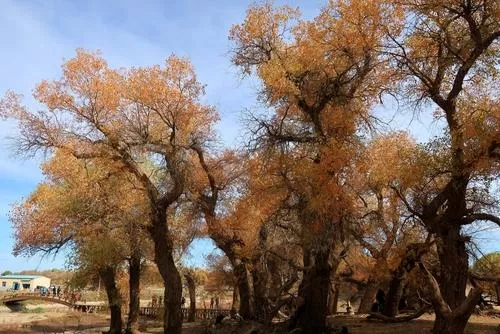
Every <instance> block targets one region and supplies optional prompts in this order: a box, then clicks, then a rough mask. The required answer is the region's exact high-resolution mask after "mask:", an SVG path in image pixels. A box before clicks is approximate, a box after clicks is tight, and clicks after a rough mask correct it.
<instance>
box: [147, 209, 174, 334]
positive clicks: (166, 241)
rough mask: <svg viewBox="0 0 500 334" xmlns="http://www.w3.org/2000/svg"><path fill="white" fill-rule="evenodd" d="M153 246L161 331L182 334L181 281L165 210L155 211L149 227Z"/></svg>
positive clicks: (169, 333)
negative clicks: (159, 286)
mask: <svg viewBox="0 0 500 334" xmlns="http://www.w3.org/2000/svg"><path fill="white" fill-rule="evenodd" d="M149 232H150V235H151V237H152V239H153V241H154V246H155V262H156V265H157V266H158V270H159V272H160V275H161V277H162V279H163V286H164V288H165V292H164V307H165V308H164V310H165V312H164V315H163V329H164V333H165V334H167V333H168V334H181V332H182V311H181V302H182V281H181V275H180V274H179V271H178V270H177V267H176V265H175V261H174V257H173V254H172V252H173V245H172V240H171V237H170V234H169V231H168V227H167V218H166V210H165V209H163V208H159V209H157V211H156V212H155V214H154V217H153V225H151V226H150V227H149Z"/></svg>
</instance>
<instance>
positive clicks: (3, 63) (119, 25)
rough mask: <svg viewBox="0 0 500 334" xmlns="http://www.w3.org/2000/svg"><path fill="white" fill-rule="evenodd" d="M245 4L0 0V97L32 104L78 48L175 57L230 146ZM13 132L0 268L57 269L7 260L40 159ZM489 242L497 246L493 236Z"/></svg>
mask: <svg viewBox="0 0 500 334" xmlns="http://www.w3.org/2000/svg"><path fill="white" fill-rule="evenodd" d="M286 2H287V3H288V4H290V5H292V6H300V8H301V10H302V12H303V13H304V16H306V17H312V16H314V15H315V14H317V13H318V11H319V9H320V8H321V7H322V6H323V4H324V3H325V2H326V0H324V1H323V0H308V1H291V0H289V1H286ZM251 3H252V2H251V1H242V0H217V1H201V0H198V1H195V0H188V1H164V0H159V1H148V0H143V1H126V0H121V1H120V0H113V1H102V0H94V1H64V0H24V1H16V0H12V1H11V0H1V10H0V41H1V43H2V52H0V94H2V95H3V94H4V92H5V91H6V90H7V89H11V90H14V91H16V92H19V93H23V94H24V95H25V97H26V103H27V104H28V105H32V106H34V103H33V100H32V98H31V92H32V89H33V87H34V86H35V84H36V83H37V82H39V81H40V80H42V79H51V78H56V77H58V76H59V73H60V65H61V63H62V61H63V59H64V58H66V59H67V58H70V57H72V56H73V55H74V52H75V49H76V48H79V47H83V48H85V49H89V50H95V49H100V50H101V51H102V53H103V55H104V57H105V58H106V59H107V60H108V62H109V63H110V64H111V65H112V66H117V67H121V66H123V67H125V66H141V65H151V64H159V63H162V62H163V61H164V60H165V59H166V58H167V57H168V56H169V55H170V54H172V53H175V54H177V55H181V56H187V57H189V58H190V59H191V61H192V62H193V64H194V66H195V67H196V70H197V73H198V76H199V79H200V81H201V82H203V83H204V84H206V85H207V87H206V92H207V94H206V97H205V100H206V102H208V103H210V104H212V105H214V106H216V107H217V108H218V109H219V111H220V113H221V117H222V121H221V123H220V125H219V130H220V135H221V137H222V139H223V140H224V141H225V142H226V143H227V144H234V143H236V142H237V139H238V135H239V133H241V127H240V125H239V116H238V115H239V112H240V111H241V110H243V109H244V108H248V107H252V106H255V104H256V100H255V93H256V87H255V84H254V83H252V82H251V81H249V80H245V81H241V80H240V77H239V75H238V73H237V71H236V69H235V68H234V67H233V66H232V65H231V64H230V61H229V48H230V43H229V41H228V38H227V36H228V31H229V28H230V27H231V25H232V24H235V23H239V22H241V21H242V20H243V18H244V16H245V11H246V8H247V7H248V6H249V5H250V4H251ZM277 3H278V4H279V3H282V1H277ZM379 112H380V113H382V114H384V117H385V118H387V119H390V118H391V117H392V115H394V111H393V110H384V109H381V110H380V111H379ZM410 116H411V115H410V114H407V115H402V116H398V117H396V119H395V121H394V125H393V126H394V127H402V128H408V127H410V126H411V129H412V131H413V133H414V135H415V136H416V137H417V138H419V139H422V140H423V139H425V138H427V137H428V136H429V135H432V134H435V133H437V131H438V130H439V128H438V126H437V125H435V124H433V123H430V121H429V119H422V120H416V121H415V120H414V121H413V122H411V123H410V119H411V117H410ZM410 124H411V125H410ZM14 134H15V127H14V126H13V124H11V123H8V122H2V123H0V245H2V247H1V248H0V271H3V270H7V269H9V270H16V271H17V270H23V269H33V268H39V269H45V268H53V267H61V266H62V265H63V263H64V259H63V257H61V256H59V257H57V258H56V259H53V258H49V259H47V260H43V261H40V258H39V257H35V258H31V259H26V258H15V257H13V256H12V255H11V249H12V243H13V240H12V230H11V229H10V224H9V222H8V219H7V214H8V210H9V206H10V204H11V203H13V202H14V201H18V200H21V199H22V198H23V197H24V196H26V195H27V194H29V192H30V191H31V190H33V189H34V187H35V185H36V183H37V182H38V181H40V180H41V174H40V171H39V164H40V162H41V160H40V158H38V159H34V160H23V159H22V158H20V157H16V156H13V154H12V151H11V150H9V141H8V140H7V139H6V137H8V136H9V135H14ZM497 237H498V235H497ZM493 239H494V240H497V241H498V240H500V237H498V238H497V239H495V238H493ZM485 244H487V242H485ZM213 248H214V247H213V245H212V244H211V243H210V242H208V241H201V242H198V244H197V245H196V246H195V248H194V249H193V252H192V253H193V257H192V259H191V261H192V262H194V263H195V264H200V263H201V262H202V260H203V254H206V253H207V252H210V251H212V250H213ZM487 248H489V249H490V248H491V249H493V248H494V247H493V246H491V247H490V246H487Z"/></svg>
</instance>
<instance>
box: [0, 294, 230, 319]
mask: <svg viewBox="0 0 500 334" xmlns="http://www.w3.org/2000/svg"><path fill="white" fill-rule="evenodd" d="M25 300H41V301H45V302H49V303H57V304H62V305H65V306H68V307H70V308H72V309H74V310H77V311H81V312H85V313H95V312H104V311H107V310H108V305H107V304H87V303H86V302H80V301H74V300H73V299H70V298H64V297H63V296H54V295H51V294H46V295H43V294H40V293H35V292H28V293H26V292H25V293H13V294H7V295H4V296H0V303H3V304H5V305H9V304H10V305H12V304H17V303H18V302H21V301H25ZM162 313H163V307H152V306H148V307H141V308H140V310H139V314H140V315H142V316H146V317H152V318H154V317H158V316H159V315H160V314H162ZM188 313H189V309H187V308H182V314H183V316H184V319H187V317H188ZM229 314H230V311H229V310H226V309H213V308H212V309H196V311H195V318H197V319H213V318H215V317H217V316H218V315H223V316H227V315H229Z"/></svg>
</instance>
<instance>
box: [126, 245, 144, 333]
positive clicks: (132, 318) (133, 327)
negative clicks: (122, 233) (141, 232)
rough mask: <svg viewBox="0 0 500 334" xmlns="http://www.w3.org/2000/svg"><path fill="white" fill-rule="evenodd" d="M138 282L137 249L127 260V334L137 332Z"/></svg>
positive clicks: (138, 261) (139, 265) (138, 262)
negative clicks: (128, 296)
mask: <svg viewBox="0 0 500 334" xmlns="http://www.w3.org/2000/svg"><path fill="white" fill-rule="evenodd" d="M140 280H141V252H140V250H139V249H138V248H136V249H134V250H133V251H132V254H131V257H130V259H129V293H130V298H129V299H130V300H129V311H128V319H127V333H134V332H137V331H138V330H139V308H140Z"/></svg>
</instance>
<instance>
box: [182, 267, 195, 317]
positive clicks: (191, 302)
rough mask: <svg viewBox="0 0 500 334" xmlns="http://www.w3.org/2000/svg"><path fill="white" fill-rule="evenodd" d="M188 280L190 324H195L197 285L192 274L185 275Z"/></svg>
mask: <svg viewBox="0 0 500 334" xmlns="http://www.w3.org/2000/svg"><path fill="white" fill-rule="evenodd" d="M184 277H185V278H186V284H187V287H188V291H189V314H188V320H187V321H188V322H194V321H195V320H196V319H195V315H196V284H195V281H194V277H193V275H192V274H191V273H186V274H184Z"/></svg>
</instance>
